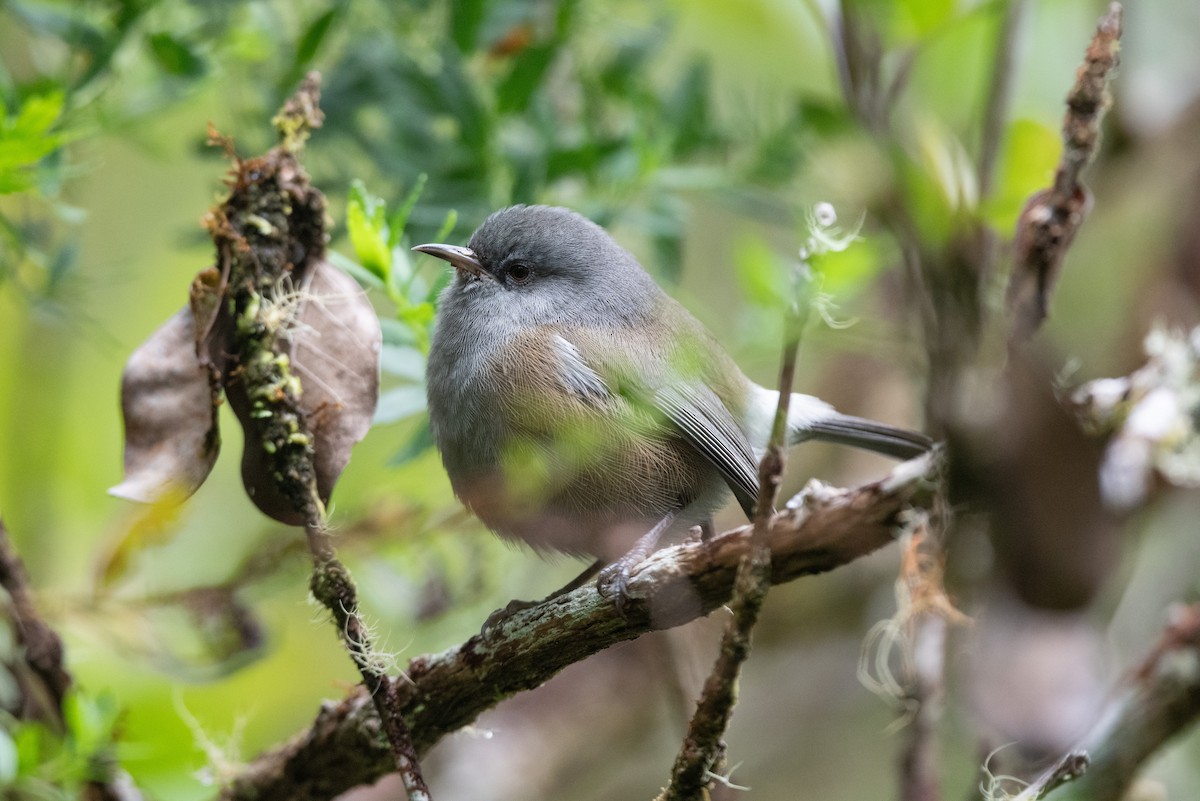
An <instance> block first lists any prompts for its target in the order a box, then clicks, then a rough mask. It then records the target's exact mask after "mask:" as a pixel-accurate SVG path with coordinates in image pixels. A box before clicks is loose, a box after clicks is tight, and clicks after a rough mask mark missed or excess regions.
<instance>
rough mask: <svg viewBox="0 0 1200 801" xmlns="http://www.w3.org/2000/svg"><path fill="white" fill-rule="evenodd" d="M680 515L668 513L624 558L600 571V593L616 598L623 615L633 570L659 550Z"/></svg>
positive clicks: (672, 512)
mask: <svg viewBox="0 0 1200 801" xmlns="http://www.w3.org/2000/svg"><path fill="white" fill-rule="evenodd" d="M678 514H679V510H678V509H672V510H671V511H670V512H667V514H666V516H665V517H663V519H662V520H659V521H658V522H657V523H655V524H654V528H652V529H650V530H649V531H647V532H646V533H645V534H643V535H642V536H641V537H640V538H639V539H638V541H637V542H635V543H634V544H633V547H632V548H630V549H629V550H628V551H627V552H626V553H625V555H624V556H622V557H621V558H620V559H618V560H617V561H615V562H613V563H612V564H611V565H608V566H607V567H605V568H604V569H603V570H601V571H600V577H599V578H598V579H596V589H597V590H599V591H600V594H601V595H604V596H608V595H612V596H614V601H615V602H616V604H617V610H618V611H619V612H621V614H622V615H624V614H625V603H626V602H627V601H628V600H629V596H628V590H629V576H630V574H631V573H632V572H633V568H634V567H636V566H637V565H639V564H641V563H642V562H643V561H645V559H646V557H647V556H649V555H650V554H652V553H654V552H655V551H656V550H657V549H658V543H659V541H660V540H661V539H662V536H663V534H665V533H666V531H667V529H668V528H670V527H671V524H672V523H674V522H675V517H676V516H677V515H678Z"/></svg>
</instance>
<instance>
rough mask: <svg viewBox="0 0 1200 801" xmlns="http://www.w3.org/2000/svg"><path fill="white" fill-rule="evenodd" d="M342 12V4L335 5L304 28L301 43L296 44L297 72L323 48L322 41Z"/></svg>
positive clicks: (294, 66) (294, 64) (294, 67)
mask: <svg viewBox="0 0 1200 801" xmlns="http://www.w3.org/2000/svg"><path fill="white" fill-rule="evenodd" d="M341 12H342V6H334V7H333V8H331V9H329V10H328V11H326V12H325V13H324V14H321V15H319V16H318V17H317V18H316V19H314V20H313V21H312V22H311V23H310V24H309V26H308V27H307V28H306V29H305V30H304V34H303V35H302V36H301V37H300V43H299V44H298V45H296V58H295V61H294V62H293V69H294V70H295V71H296V72H297V73H299V72H300V71H301V70H303V69H304V67H306V66H308V63H309V62H310V61H312V60H313V57H314V56H316V55H317V51H318V50H320V49H321V43H322V42H324V41H325V36H326V35H327V34H328V33H329V29H330V28H331V27H332V26H333V21H334V20H335V19H336V18H337V17H338V15H339V14H340V13H341Z"/></svg>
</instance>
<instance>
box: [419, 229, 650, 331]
mask: <svg viewBox="0 0 1200 801" xmlns="http://www.w3.org/2000/svg"><path fill="white" fill-rule="evenodd" d="M413 250H416V251H418V252H421V253H427V254H429V255H431V256H436V257H437V258H439V259H444V260H445V261H447V262H449V263H450V264H451V265H453V267H454V268H455V272H456V275H455V279H454V281H453V282H452V283H451V285H450V287H449V288H448V289H447V290H446V294H445V295H443V298H442V300H443V304H444V305H445V304H447V303H448V304H449V305H450V306H451V308H457V309H461V310H465V309H473V310H476V311H478V312H481V313H488V314H500V315H502V316H504V317H508V318H512V319H516V320H519V321H520V322H521V323H522V324H525V325H546V324H551V323H562V322H574V323H577V324H605V323H608V324H613V323H617V322H621V321H623V320H629V319H632V318H636V317H638V316H641V315H645V314H649V313H651V312H652V309H653V306H654V302H655V300H656V298H657V296H658V293H659V290H658V287H657V286H656V285H655V284H654V282H653V281H652V280H651V279H650V277H649V276H648V275H647V274H646V272H645V270H643V269H642V267H641V265H639V264H638V263H637V260H636V259H634V258H633V256H632V255H630V254H629V252H628V251H626V250H625V249H624V248H622V247H621V246H620V245H618V244H617V243H616V241H615V240H613V238H612V237H611V236H609V235H608V233H607V232H606V231H605V230H604V229H603V228H601V227H600V226H598V225H596V224H595V223H593V222H592V221H591V220H588V219H587V218H585V217H582V216H581V215H579V214H576V213H575V212H573V211H570V210H568V209H563V208H556V207H551V206H511V207H509V208H506V209H501V210H500V211H497V212H496V213H494V214H492V215H491V216H490V217H488V218H487V219H486V220H485V221H484V222H483V224H482V225H480V226H479V228H478V229H477V230H476V231H475V233H474V234H472V236H471V241H470V242H469V243H468V245H467V246H466V247H459V246H456V245H443V244H428V245H418V246H416V247H415V248H413Z"/></svg>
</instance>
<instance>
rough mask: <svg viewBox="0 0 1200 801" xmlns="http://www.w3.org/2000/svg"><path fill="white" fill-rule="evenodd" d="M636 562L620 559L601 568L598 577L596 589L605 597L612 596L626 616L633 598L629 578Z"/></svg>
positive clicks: (614, 602) (620, 612) (618, 608)
mask: <svg viewBox="0 0 1200 801" xmlns="http://www.w3.org/2000/svg"><path fill="white" fill-rule="evenodd" d="M635 564H636V562H630V561H627V560H625V559H618V560H617V561H615V562H613V563H612V564H610V565H608V566H606V567H605V568H604V569H603V570H601V571H600V575H599V576H597V577H596V591H597V592H599V593H600V595H601V596H602V597H604V598H612V600H613V604H614V605H615V606H616V607H617V612H618V614H620V615H621V617H626V614H625V613H626V612H627V611H628V609H629V602H630V601H631V600H632V598H630V595H629V579H630V577H631V576H632V574H633V567H634V565H635Z"/></svg>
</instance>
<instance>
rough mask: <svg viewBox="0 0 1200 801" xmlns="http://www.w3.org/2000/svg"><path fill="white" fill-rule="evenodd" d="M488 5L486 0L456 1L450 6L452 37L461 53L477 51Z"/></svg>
mask: <svg viewBox="0 0 1200 801" xmlns="http://www.w3.org/2000/svg"><path fill="white" fill-rule="evenodd" d="M486 5H487V3H486V0H456V2H454V3H451V4H450V35H451V37H452V38H453V39H454V46H455V47H457V48H458V49H459V51H460V52H463V53H470V52H471V51H472V50H474V49H475V43H476V41H478V39H479V27H480V25H481V23H482V22H483V12H484V7H485V6H486Z"/></svg>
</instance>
